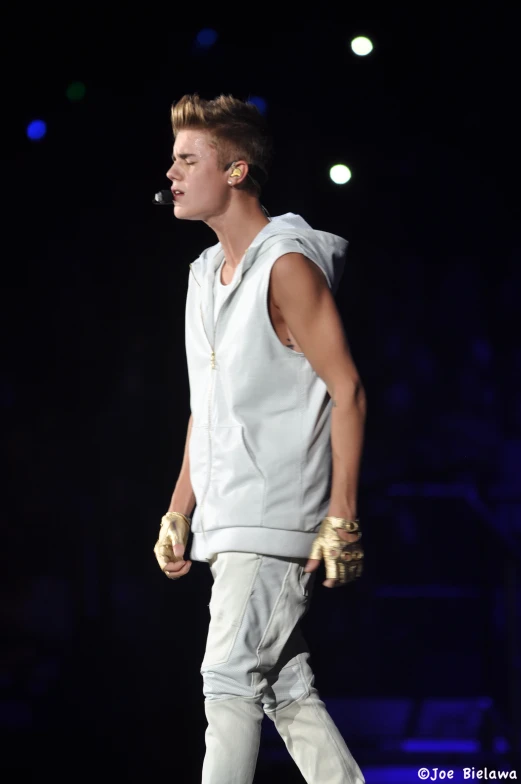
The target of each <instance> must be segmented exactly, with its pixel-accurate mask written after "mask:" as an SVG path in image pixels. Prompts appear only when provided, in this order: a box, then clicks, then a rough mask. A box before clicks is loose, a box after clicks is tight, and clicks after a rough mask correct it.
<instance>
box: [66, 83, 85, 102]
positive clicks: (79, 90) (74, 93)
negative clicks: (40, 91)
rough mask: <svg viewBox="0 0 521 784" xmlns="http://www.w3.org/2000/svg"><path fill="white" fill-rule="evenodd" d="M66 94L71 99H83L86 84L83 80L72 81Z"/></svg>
mask: <svg viewBox="0 0 521 784" xmlns="http://www.w3.org/2000/svg"><path fill="white" fill-rule="evenodd" d="M66 95H67V98H68V99H69V101H81V99H82V98H83V97H84V95H85V85H84V84H83V82H72V83H71V84H70V85H69V86H68V87H67V92H66Z"/></svg>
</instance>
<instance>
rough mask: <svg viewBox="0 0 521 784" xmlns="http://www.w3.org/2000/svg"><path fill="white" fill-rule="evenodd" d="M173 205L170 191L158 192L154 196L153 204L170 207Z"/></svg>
mask: <svg viewBox="0 0 521 784" xmlns="http://www.w3.org/2000/svg"><path fill="white" fill-rule="evenodd" d="M173 203H174V197H173V196H172V191H171V190H166V191H158V192H157V193H156V195H155V196H154V204H166V205H169V206H170V205H172V204H173Z"/></svg>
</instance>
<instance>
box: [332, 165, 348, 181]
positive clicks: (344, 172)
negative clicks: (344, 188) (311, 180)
mask: <svg viewBox="0 0 521 784" xmlns="http://www.w3.org/2000/svg"><path fill="white" fill-rule="evenodd" d="M329 176H330V177H331V179H332V180H333V182H334V183H335V184H336V185H345V184H346V182H349V180H350V179H351V171H350V170H349V168H348V167H347V166H344V164H343V163H337V164H335V166H332V167H331V169H330V170H329Z"/></svg>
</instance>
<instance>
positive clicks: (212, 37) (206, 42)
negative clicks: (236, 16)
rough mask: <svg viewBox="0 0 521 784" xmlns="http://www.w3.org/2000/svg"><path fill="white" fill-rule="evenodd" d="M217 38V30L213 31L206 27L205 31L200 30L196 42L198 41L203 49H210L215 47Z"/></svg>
mask: <svg viewBox="0 0 521 784" xmlns="http://www.w3.org/2000/svg"><path fill="white" fill-rule="evenodd" d="M217 38H218V36H217V33H216V32H215V30H212V29H211V28H210V27H205V28H204V30H200V31H199V32H198V33H197V36H196V39H195V40H196V41H197V45H198V46H201V47H202V48H203V49H208V48H209V47H210V46H213V45H214V43H215V42H216V41H217Z"/></svg>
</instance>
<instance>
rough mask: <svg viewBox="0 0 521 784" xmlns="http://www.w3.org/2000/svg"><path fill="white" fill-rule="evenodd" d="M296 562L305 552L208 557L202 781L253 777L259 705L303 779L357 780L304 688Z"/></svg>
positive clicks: (233, 782) (247, 783) (231, 782)
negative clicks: (290, 555)
mask: <svg viewBox="0 0 521 784" xmlns="http://www.w3.org/2000/svg"><path fill="white" fill-rule="evenodd" d="M305 565H306V560H305V559H304V560H302V559H297V558H274V557H272V556H266V555H256V554H253V553H235V552H229V553H219V554H218V555H216V556H215V557H214V558H213V559H212V561H211V562H210V567H211V570H212V575H213V578H214V584H213V587H212V598H211V601H210V627H209V630H208V639H207V644H206V653H205V656H204V659H203V663H202V666H201V674H202V676H203V683H204V688H203V691H204V696H205V712H206V718H207V720H208V728H207V730H206V755H205V758H204V764H203V776H202V782H203V784H251V783H252V781H253V776H254V772H255V766H256V763H257V756H258V752H259V744H260V733H261V724H262V718H263V712H264V713H265V714H266V715H267V716H269V718H270V719H271V720H272V721H273V722H274V723H275V726H276V727H277V730H278V731H279V733H280V735H281V737H282V739H283V740H284V743H285V744H286V747H287V749H288V751H289V753H290V754H291V756H292V757H293V759H294V760H295V762H296V764H297V765H298V767H299V769H300V772H301V773H302V776H303V777H304V779H305V780H306V782H308V784H326V783H327V784H364V781H365V780H364V777H363V775H362V772H361V770H360V768H359V767H358V765H357V764H356V762H355V760H354V759H353V756H352V755H351V753H350V751H349V749H348V748H347V746H346V744H345V742H344V739H343V738H342V736H341V734H340V732H339V731H338V729H337V727H336V726H335V724H334V723H333V720H332V719H331V717H330V715H329V714H328V712H327V710H326V708H325V705H324V703H323V702H322V700H321V699H320V698H319V695H318V692H317V690H316V689H315V688H314V686H313V683H314V675H313V672H312V671H311V668H310V666H309V663H308V659H309V651H308V649H307V646H306V643H305V641H304V638H303V637H302V634H301V632H300V627H299V622H300V619H301V618H302V617H303V616H304V614H305V613H306V611H307V608H308V603H309V600H310V597H311V589H312V585H313V582H314V574H306V573H305V572H304V567H305Z"/></svg>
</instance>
